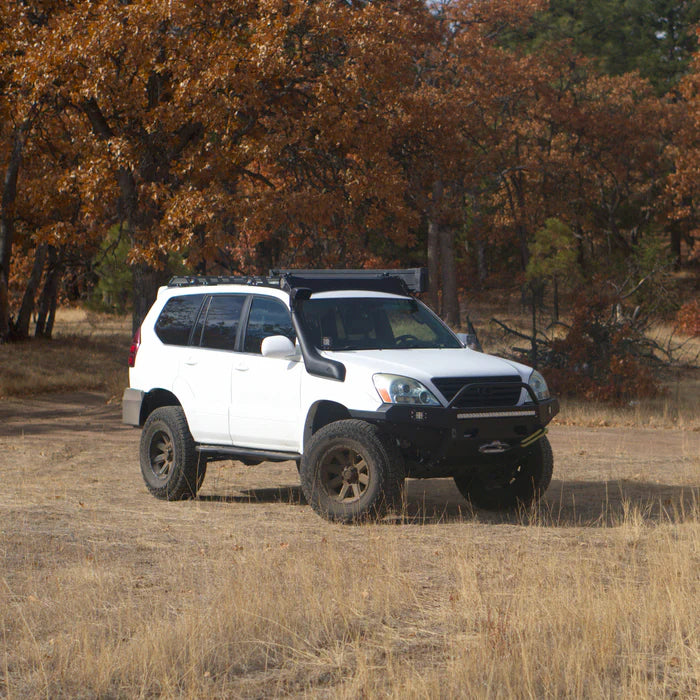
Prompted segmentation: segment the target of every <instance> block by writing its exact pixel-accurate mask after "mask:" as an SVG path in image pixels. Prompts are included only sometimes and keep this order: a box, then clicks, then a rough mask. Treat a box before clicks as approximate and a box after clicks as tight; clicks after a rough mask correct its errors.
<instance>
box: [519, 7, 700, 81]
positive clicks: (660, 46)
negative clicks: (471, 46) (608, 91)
mask: <svg viewBox="0 0 700 700" xmlns="http://www.w3.org/2000/svg"><path fill="white" fill-rule="evenodd" d="M698 22H700V3H698V2H696V1H695V0H551V2H550V4H549V8H548V9H547V10H545V11H543V12H541V13H539V14H538V16H537V18H536V20H535V22H534V23H533V24H532V26H531V27H530V28H529V29H528V31H527V33H526V34H524V35H520V36H518V37H517V38H516V39H513V41H514V42H524V43H525V44H526V45H529V46H530V47H531V48H532V49H533V50H535V51H536V50H538V49H539V48H541V46H542V45H543V44H545V43H547V42H550V41H562V40H566V41H569V42H571V44H572V45H573V49H574V50H575V51H576V52H577V53H581V54H584V55H585V56H588V57H589V58H592V59H593V60H594V61H595V62H596V63H597V64H598V66H599V67H600V68H601V69H602V70H603V71H604V72H606V73H609V74H611V75H622V74H623V73H628V72H631V71H638V72H639V73H640V74H641V75H642V76H643V77H645V78H648V79H649V80H650V81H651V82H652V83H653V84H654V86H655V88H656V89H657V91H658V92H659V93H665V92H667V91H668V90H669V89H671V88H672V87H673V86H674V85H675V84H676V83H677V82H678V80H679V79H680V78H681V76H682V75H683V74H684V73H685V72H686V71H687V68H688V63H689V61H690V57H691V55H692V54H693V52H694V51H695V50H696V49H697V39H696V37H695V34H694V31H693V29H694V26H695V25H696V24H697V23H698Z"/></svg>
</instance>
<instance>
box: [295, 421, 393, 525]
mask: <svg viewBox="0 0 700 700" xmlns="http://www.w3.org/2000/svg"><path fill="white" fill-rule="evenodd" d="M299 474H300V477H301V488H302V491H303V492H304V496H305V497H306V500H307V502H308V503H309V504H310V505H311V507H312V508H313V509H314V510H315V511H316V512H317V513H318V514H319V515H321V516H323V517H324V518H328V519H329V520H335V521H339V522H352V521H355V520H362V519H364V518H367V517H379V516H381V515H382V514H384V512H385V511H386V509H387V508H391V507H395V506H397V505H398V504H399V503H400V501H401V492H402V486H403V482H404V465H403V458H402V456H401V453H400V452H399V449H398V448H397V446H396V444H395V443H394V442H393V441H392V440H391V438H389V437H387V436H384V435H382V434H381V433H380V432H379V430H378V429H377V428H376V426H374V425H371V424H370V423H365V422H364V421H361V420H354V419H353V420H340V421H336V422H334V423H330V424H329V425H326V426H324V427H323V428H321V429H320V430H318V432H316V433H315V434H314V435H313V437H312V438H311V440H310V441H309V444H308V446H307V448H306V449H305V450H304V455H303V457H302V459H301V465H300V468H299Z"/></svg>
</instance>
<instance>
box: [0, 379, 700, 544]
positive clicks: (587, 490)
mask: <svg viewBox="0 0 700 700" xmlns="http://www.w3.org/2000/svg"><path fill="white" fill-rule="evenodd" d="M120 418H121V414H120V407H119V406H118V405H107V404H105V401H104V397H103V396H102V395H99V394H94V393H81V394H71V395H62V396H47V397H42V398H32V399H29V400H15V399H6V400H3V401H2V402H1V403H0V480H1V482H2V484H3V488H2V490H1V491H0V522H2V531H3V536H4V538H5V539H7V538H8V537H9V538H10V539H13V538H14V537H18V538H24V537H27V536H28V535H30V533H32V532H34V533H36V534H42V535H47V536H55V537H60V536H61V535H66V534H69V533H71V532H75V531H76V529H79V528H81V527H83V526H84V527H90V526H91V525H92V526H97V525H99V528H98V529H100V528H102V527H106V530H105V533H104V534H105V537H106V536H107V532H109V533H110V541H111V542H112V544H113V542H114V540H113V539H111V535H114V534H116V533H117V532H119V534H120V539H121V538H124V539H125V540H127V541H128V540H130V539H131V538H133V537H134V536H135V535H136V536H137V537H140V536H144V537H153V535H154V527H153V526H154V525H156V524H162V525H163V527H166V526H167V524H168V523H171V522H177V521H178V520H181V519H182V518H183V516H184V518H185V519H186V520H189V519H190V518H192V517H194V519H195V520H200V521H201V523H202V524H203V523H206V526H207V527H222V528H224V529H226V530H230V529H234V530H235V531H236V532H238V533H245V536H246V538H261V539H265V538H269V537H274V538H280V537H282V538H293V537H296V536H303V535H304V533H307V534H311V533H318V532H319V531H323V530H328V529H331V530H333V531H336V532H340V533H343V532H344V533H345V535H347V536H351V533H352V531H353V529H352V528H340V529H338V527H337V526H333V525H330V524H328V523H325V522H323V521H322V520H320V519H319V518H318V517H317V516H316V515H314V513H313V512H312V511H311V509H310V508H308V507H307V506H305V505H304V504H303V503H302V497H301V494H300V489H299V484H298V478H297V473H296V468H295V466H294V463H292V462H286V463H279V464H275V463H265V464H262V465H259V466H244V465H242V464H240V463H238V462H222V463H216V464H212V465H209V469H208V473H207V477H206V479H205V482H204V485H203V487H202V489H201V491H200V498H199V499H198V500H197V501H196V502H184V503H163V502H160V501H158V500H156V499H154V498H153V497H152V496H150V495H149V494H148V492H147V491H146V489H145V486H144V485H143V483H142V479H141V474H140V472H139V466H138V441H139V435H140V431H139V430H137V429H135V428H131V427H128V426H125V425H122V424H121V422H120ZM549 438H550V441H551V443H552V448H553V451H554V455H555V469H554V479H553V481H552V484H551V486H550V488H549V491H548V493H547V495H546V497H545V499H544V501H543V503H542V504H541V505H542V509H541V510H542V511H543V512H544V513H545V514H547V516H548V517H549V519H550V520H551V523H552V524H555V525H557V526H559V527H566V528H571V527H577V526H582V527H583V526H590V525H593V524H596V523H598V524H603V522H604V520H605V519H607V520H608V521H610V520H612V521H614V518H615V517H617V516H619V515H621V514H622V512H623V510H624V509H625V508H627V507H629V506H630V505H636V506H640V507H641V508H643V509H645V511H646V512H647V513H648V515H649V516H650V517H652V518H654V517H658V516H659V515H660V514H661V512H662V511H665V512H666V513H667V514H669V515H672V514H673V513H674V511H680V510H682V509H683V508H687V507H691V506H692V504H693V500H694V498H696V497H697V489H698V486H699V485H700V432H687V431H681V430H664V429H659V430H655V429H639V428H637V429H631V428H581V427H572V426H557V425H554V426H553V427H551V429H550V432H549ZM407 501H408V507H407V513H406V517H405V522H406V523H407V524H410V523H414V524H415V523H418V522H420V523H422V524H426V525H427V524H439V523H447V522H458V521H464V522H482V523H493V522H504V523H507V522H509V521H511V520H513V518H514V516H494V515H489V514H486V513H483V512H477V513H474V512H472V511H471V510H470V508H469V506H468V504H467V503H466V502H465V501H464V500H463V499H462V497H461V496H460V494H459V492H458V491H457V489H456V488H455V486H454V485H453V483H452V481H451V480H450V479H431V480H410V481H409V482H408V487H407ZM300 506H303V507H300ZM126 514H128V516H129V517H128V518H125V517H124V516H125V515H126ZM520 517H522V516H520ZM139 522H143V523H144V524H145V525H147V526H148V527H149V531H148V532H143V533H139V532H138V530H137V529H136V530H135V527H136V526H137V524H138V523H139ZM513 522H515V521H513ZM156 529H157V528H156ZM409 529H410V528H409ZM492 536H494V537H498V536H499V531H498V530H494V531H493V533H492Z"/></svg>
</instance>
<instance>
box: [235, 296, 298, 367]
mask: <svg viewBox="0 0 700 700" xmlns="http://www.w3.org/2000/svg"><path fill="white" fill-rule="evenodd" d="M271 335H286V336H287V338H289V339H290V340H291V341H292V342H293V341H294V329H293V328H292V319H291V317H290V315H289V309H288V308H287V307H286V306H285V305H284V304H283V303H282V302H281V301H279V300H278V299H271V298H269V297H254V298H253V303H252V305H251V307H250V315H249V316H248V326H247V328H246V333H245V342H244V344H243V350H244V352H254V353H258V354H260V345H261V344H262V341H263V340H264V339H265V338H267V337H268V336H271Z"/></svg>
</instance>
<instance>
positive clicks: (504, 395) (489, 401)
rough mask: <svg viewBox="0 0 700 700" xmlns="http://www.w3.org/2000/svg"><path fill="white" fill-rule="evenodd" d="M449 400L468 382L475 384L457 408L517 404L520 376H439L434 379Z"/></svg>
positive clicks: (461, 399) (464, 395)
mask: <svg viewBox="0 0 700 700" xmlns="http://www.w3.org/2000/svg"><path fill="white" fill-rule="evenodd" d="M432 381H433V384H435V386H436V387H437V388H438V389H439V390H440V393H441V394H442V395H443V396H444V397H445V398H446V399H447V400H448V401H452V398H453V397H454V396H455V395H456V394H457V392H458V391H459V390H460V389H461V388H462V387H463V386H466V385H467V384H473V385H475V386H472V387H471V388H469V389H467V390H466V391H465V392H464V393H463V394H462V395H461V396H460V397H459V399H458V401H457V403H456V404H455V408H484V407H487V406H488V407H491V406H515V405H516V404H517V403H518V399H519V398H520V389H521V387H520V378H519V377H512V376H511V377H437V378H435V379H433V380H432Z"/></svg>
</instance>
